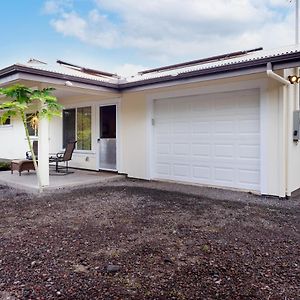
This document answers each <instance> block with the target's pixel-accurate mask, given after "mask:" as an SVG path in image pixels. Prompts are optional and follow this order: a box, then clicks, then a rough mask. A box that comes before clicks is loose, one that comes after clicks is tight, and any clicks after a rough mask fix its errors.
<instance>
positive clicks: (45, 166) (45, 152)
mask: <svg viewBox="0 0 300 300" xmlns="http://www.w3.org/2000/svg"><path fill="white" fill-rule="evenodd" d="M41 109H42V107H41ZM38 147H39V154H38V168H39V173H40V177H41V184H42V186H43V187H44V186H49V119H48V118H45V117H43V118H40V120H39V143H38Z"/></svg>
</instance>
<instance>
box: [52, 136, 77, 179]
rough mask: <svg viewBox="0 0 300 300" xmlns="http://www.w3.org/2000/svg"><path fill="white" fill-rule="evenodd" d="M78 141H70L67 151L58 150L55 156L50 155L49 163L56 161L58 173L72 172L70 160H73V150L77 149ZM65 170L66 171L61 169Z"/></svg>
mask: <svg viewBox="0 0 300 300" xmlns="http://www.w3.org/2000/svg"><path fill="white" fill-rule="evenodd" d="M76 143H77V141H73V142H68V144H67V146H66V149H65V152H58V153H56V154H55V155H54V156H50V157H49V163H50V165H51V163H55V171H56V172H57V173H63V174H71V173H73V172H69V161H70V160H72V156H73V152H74V150H75V146H76ZM59 163H64V164H65V165H64V166H59ZM60 170H64V171H62V172H61V171H60Z"/></svg>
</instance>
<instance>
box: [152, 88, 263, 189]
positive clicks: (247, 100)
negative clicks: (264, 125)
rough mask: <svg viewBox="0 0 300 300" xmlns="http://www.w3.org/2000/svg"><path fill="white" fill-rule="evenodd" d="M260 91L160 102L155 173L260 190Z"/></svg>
mask: <svg viewBox="0 0 300 300" xmlns="http://www.w3.org/2000/svg"><path fill="white" fill-rule="evenodd" d="M259 120H260V109H259V91H258V90H246V91H238V92H230V93H218V94H209V95H199V96H192V97H181V98H174V99H160V100H155V101H154V155H153V164H154V165H153V168H152V173H153V174H152V175H153V176H152V177H154V178H156V179H167V180H176V181H183V182H191V183H201V184H208V185H215V186H227V187H234V188H240V189H249V190H257V191H259V190H260V124H259V123H260V122H259Z"/></svg>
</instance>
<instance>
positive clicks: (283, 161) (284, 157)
mask: <svg viewBox="0 0 300 300" xmlns="http://www.w3.org/2000/svg"><path fill="white" fill-rule="evenodd" d="M267 76H268V77H270V78H272V79H274V80H276V81H278V82H280V83H281V84H283V87H282V95H283V103H282V104H283V105H282V108H283V112H282V113H283V115H282V124H283V126H284V127H283V132H282V138H283V141H284V147H283V148H282V153H281V155H280V168H281V172H283V174H282V178H283V181H284V182H283V186H282V188H281V189H280V190H281V192H280V195H279V196H280V197H284V198H285V197H286V196H290V195H289V194H290V193H289V191H288V187H289V175H288V163H287V162H288V161H289V151H288V140H287V134H288V126H287V103H286V102H287V98H288V95H289V94H288V86H289V85H290V84H291V83H290V82H289V81H288V80H287V79H285V78H284V77H282V76H280V75H278V74H276V73H275V72H273V70H272V64H271V63H268V64H267Z"/></svg>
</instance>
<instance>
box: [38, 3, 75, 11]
mask: <svg viewBox="0 0 300 300" xmlns="http://www.w3.org/2000/svg"><path fill="white" fill-rule="evenodd" d="M72 6H73V0H47V1H46V2H45V4H44V7H43V12H44V13H46V14H56V13H63V12H64V10H65V9H71V8H72Z"/></svg>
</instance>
